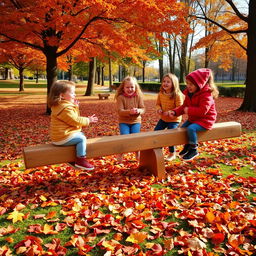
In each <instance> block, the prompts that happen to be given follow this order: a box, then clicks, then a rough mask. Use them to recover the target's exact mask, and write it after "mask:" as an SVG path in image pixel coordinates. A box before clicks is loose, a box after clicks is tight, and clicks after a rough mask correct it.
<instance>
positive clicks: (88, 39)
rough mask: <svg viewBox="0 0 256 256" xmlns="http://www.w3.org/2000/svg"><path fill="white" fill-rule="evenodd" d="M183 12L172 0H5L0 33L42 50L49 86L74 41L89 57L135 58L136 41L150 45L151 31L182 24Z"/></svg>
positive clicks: (0, 10) (158, 33)
mask: <svg viewBox="0 0 256 256" xmlns="http://www.w3.org/2000/svg"><path fill="white" fill-rule="evenodd" d="M183 13H184V8H183V5H182V3H179V2H178V1H176V0H169V1H168V3H167V2H166V0H152V1H150V2H149V1H148V0H122V1H121V0H106V1H95V0H86V1H82V0H76V1H75V0H68V1H67V0H65V1H64V0H60V1H55V0H46V1H38V0H34V1H32V0H20V1H9V0H3V1H2V2H1V5H0V36H1V38H2V39H1V42H2V43H4V42H6V41H14V42H17V43H20V44H21V45H26V46H29V47H31V48H34V49H37V50H39V51H41V52H42V53H43V54H44V55H45V57H46V66H47V68H46V70H47V91H48V92H49V90H50V88H51V86H52V84H53V82H54V81H55V80H56V78H57V59H58V58H59V57H60V56H62V55H63V54H66V53H67V52H68V51H69V50H70V49H72V48H73V47H76V48H77V49H80V51H81V52H83V54H84V56H86V57H87V59H88V60H89V59H90V58H91V57H95V56H97V57H99V56H104V55H105V54H106V51H107V52H109V51H111V52H114V53H119V54H121V55H122V56H128V57H131V58H133V59H134V61H138V58H139V57H142V56H143V54H144V51H142V50H141V51H139V52H138V51H137V49H138V46H141V45H142V46H143V48H142V49H149V48H150V47H151V43H150V41H149V39H148V37H149V35H154V36H155V37H160V36H161V32H162V31H169V32H175V33H179V32H180V31H181V28H182V29H184V30H185V29H186V27H185V25H183V24H185V21H184V19H183ZM167 14H168V15H167ZM170 16H171V17H172V19H170V18H169V17H170Z"/></svg>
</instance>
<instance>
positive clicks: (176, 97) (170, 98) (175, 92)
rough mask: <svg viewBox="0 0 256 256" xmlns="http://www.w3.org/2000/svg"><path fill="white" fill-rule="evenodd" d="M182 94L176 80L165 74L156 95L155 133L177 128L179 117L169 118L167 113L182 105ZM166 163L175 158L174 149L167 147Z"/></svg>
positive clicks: (173, 76)
mask: <svg viewBox="0 0 256 256" xmlns="http://www.w3.org/2000/svg"><path fill="white" fill-rule="evenodd" d="M183 98H184V97H183V94H182V92H181V91H180V87H179V81H178V78H177V77H176V76H175V75H174V74H171V73H168V74H166V75H165V76H164V77H163V79H162V83H161V87H160V92H159V93H158V97H157V102H156V108H157V113H158V114H159V116H160V120H159V121H158V123H157V125H156V127H155V131H158V130H164V129H165V128H167V129H174V128H177V127H178V126H179V123H180V122H181V118H182V117H181V116H180V117H170V116H169V111H170V110H172V109H174V108H177V107H179V106H181V105H182V103H183ZM169 152H170V153H169V156H168V158H167V160H168V161H171V160H173V159H175V158H176V153H175V147H174V146H170V147H169Z"/></svg>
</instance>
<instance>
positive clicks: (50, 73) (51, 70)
mask: <svg viewBox="0 0 256 256" xmlns="http://www.w3.org/2000/svg"><path fill="white" fill-rule="evenodd" d="M56 52H57V48H56V47H48V49H46V50H45V56H46V73H47V74H46V77H47V96H48V95H49V93H50V90H51V87H52V85H53V84H54V83H55V82H56V81H57V55H56ZM50 113H51V109H50V108H49V107H48V104H46V114H50Z"/></svg>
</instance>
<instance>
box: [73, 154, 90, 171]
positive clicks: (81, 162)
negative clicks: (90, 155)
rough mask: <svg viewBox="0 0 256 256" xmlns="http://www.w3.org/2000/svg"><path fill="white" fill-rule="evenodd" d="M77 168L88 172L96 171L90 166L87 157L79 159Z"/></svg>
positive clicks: (76, 164)
mask: <svg viewBox="0 0 256 256" xmlns="http://www.w3.org/2000/svg"><path fill="white" fill-rule="evenodd" d="M75 167H78V168H80V169H83V170H86V171H92V170H93V169H94V166H93V165H92V164H90V163H89V162H88V161H87V160H86V158H85V157H77V158H76V162H75Z"/></svg>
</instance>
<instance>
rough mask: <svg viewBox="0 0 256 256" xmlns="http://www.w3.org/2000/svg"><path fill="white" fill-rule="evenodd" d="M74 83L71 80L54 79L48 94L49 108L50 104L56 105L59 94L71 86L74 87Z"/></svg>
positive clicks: (59, 98)
mask: <svg viewBox="0 0 256 256" xmlns="http://www.w3.org/2000/svg"><path fill="white" fill-rule="evenodd" d="M75 86H76V85H75V83H74V82H72V81H66V80H59V81H56V82H55V83H54V84H53V85H52V87H51V90H50V93H49V96H48V106H49V107H50V108H51V107H52V106H56V105H58V103H59V102H60V101H61V94H62V93H65V92H66V91H68V90H70V89H71V87H75Z"/></svg>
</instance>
